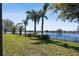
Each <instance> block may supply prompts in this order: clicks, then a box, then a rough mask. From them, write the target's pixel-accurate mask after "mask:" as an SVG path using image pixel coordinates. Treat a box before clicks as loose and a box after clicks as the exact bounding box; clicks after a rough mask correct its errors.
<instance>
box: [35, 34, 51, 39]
mask: <svg viewBox="0 0 79 59" xmlns="http://www.w3.org/2000/svg"><path fill="white" fill-rule="evenodd" d="M36 37H37V38H39V39H41V35H37V36H36ZM49 38H50V37H49V36H48V35H43V40H49Z"/></svg>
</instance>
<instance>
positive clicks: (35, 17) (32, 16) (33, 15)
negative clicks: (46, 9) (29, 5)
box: [26, 10, 40, 36]
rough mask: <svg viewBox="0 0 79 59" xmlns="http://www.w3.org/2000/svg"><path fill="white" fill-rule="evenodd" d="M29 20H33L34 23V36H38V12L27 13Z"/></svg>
mask: <svg viewBox="0 0 79 59" xmlns="http://www.w3.org/2000/svg"><path fill="white" fill-rule="evenodd" d="M26 13H27V15H28V19H32V21H34V36H36V22H38V23H39V20H40V17H39V15H38V12H37V11H35V10H31V11H27V12H26Z"/></svg>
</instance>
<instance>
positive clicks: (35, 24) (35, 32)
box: [34, 20, 36, 36]
mask: <svg viewBox="0 0 79 59" xmlns="http://www.w3.org/2000/svg"><path fill="white" fill-rule="evenodd" d="M34 36H36V20H35V21H34Z"/></svg>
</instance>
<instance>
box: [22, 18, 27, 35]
mask: <svg viewBox="0 0 79 59" xmlns="http://www.w3.org/2000/svg"><path fill="white" fill-rule="evenodd" d="M23 23H24V27H25V30H24V31H25V36H26V26H27V24H28V17H27V18H26V20H23Z"/></svg>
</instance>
